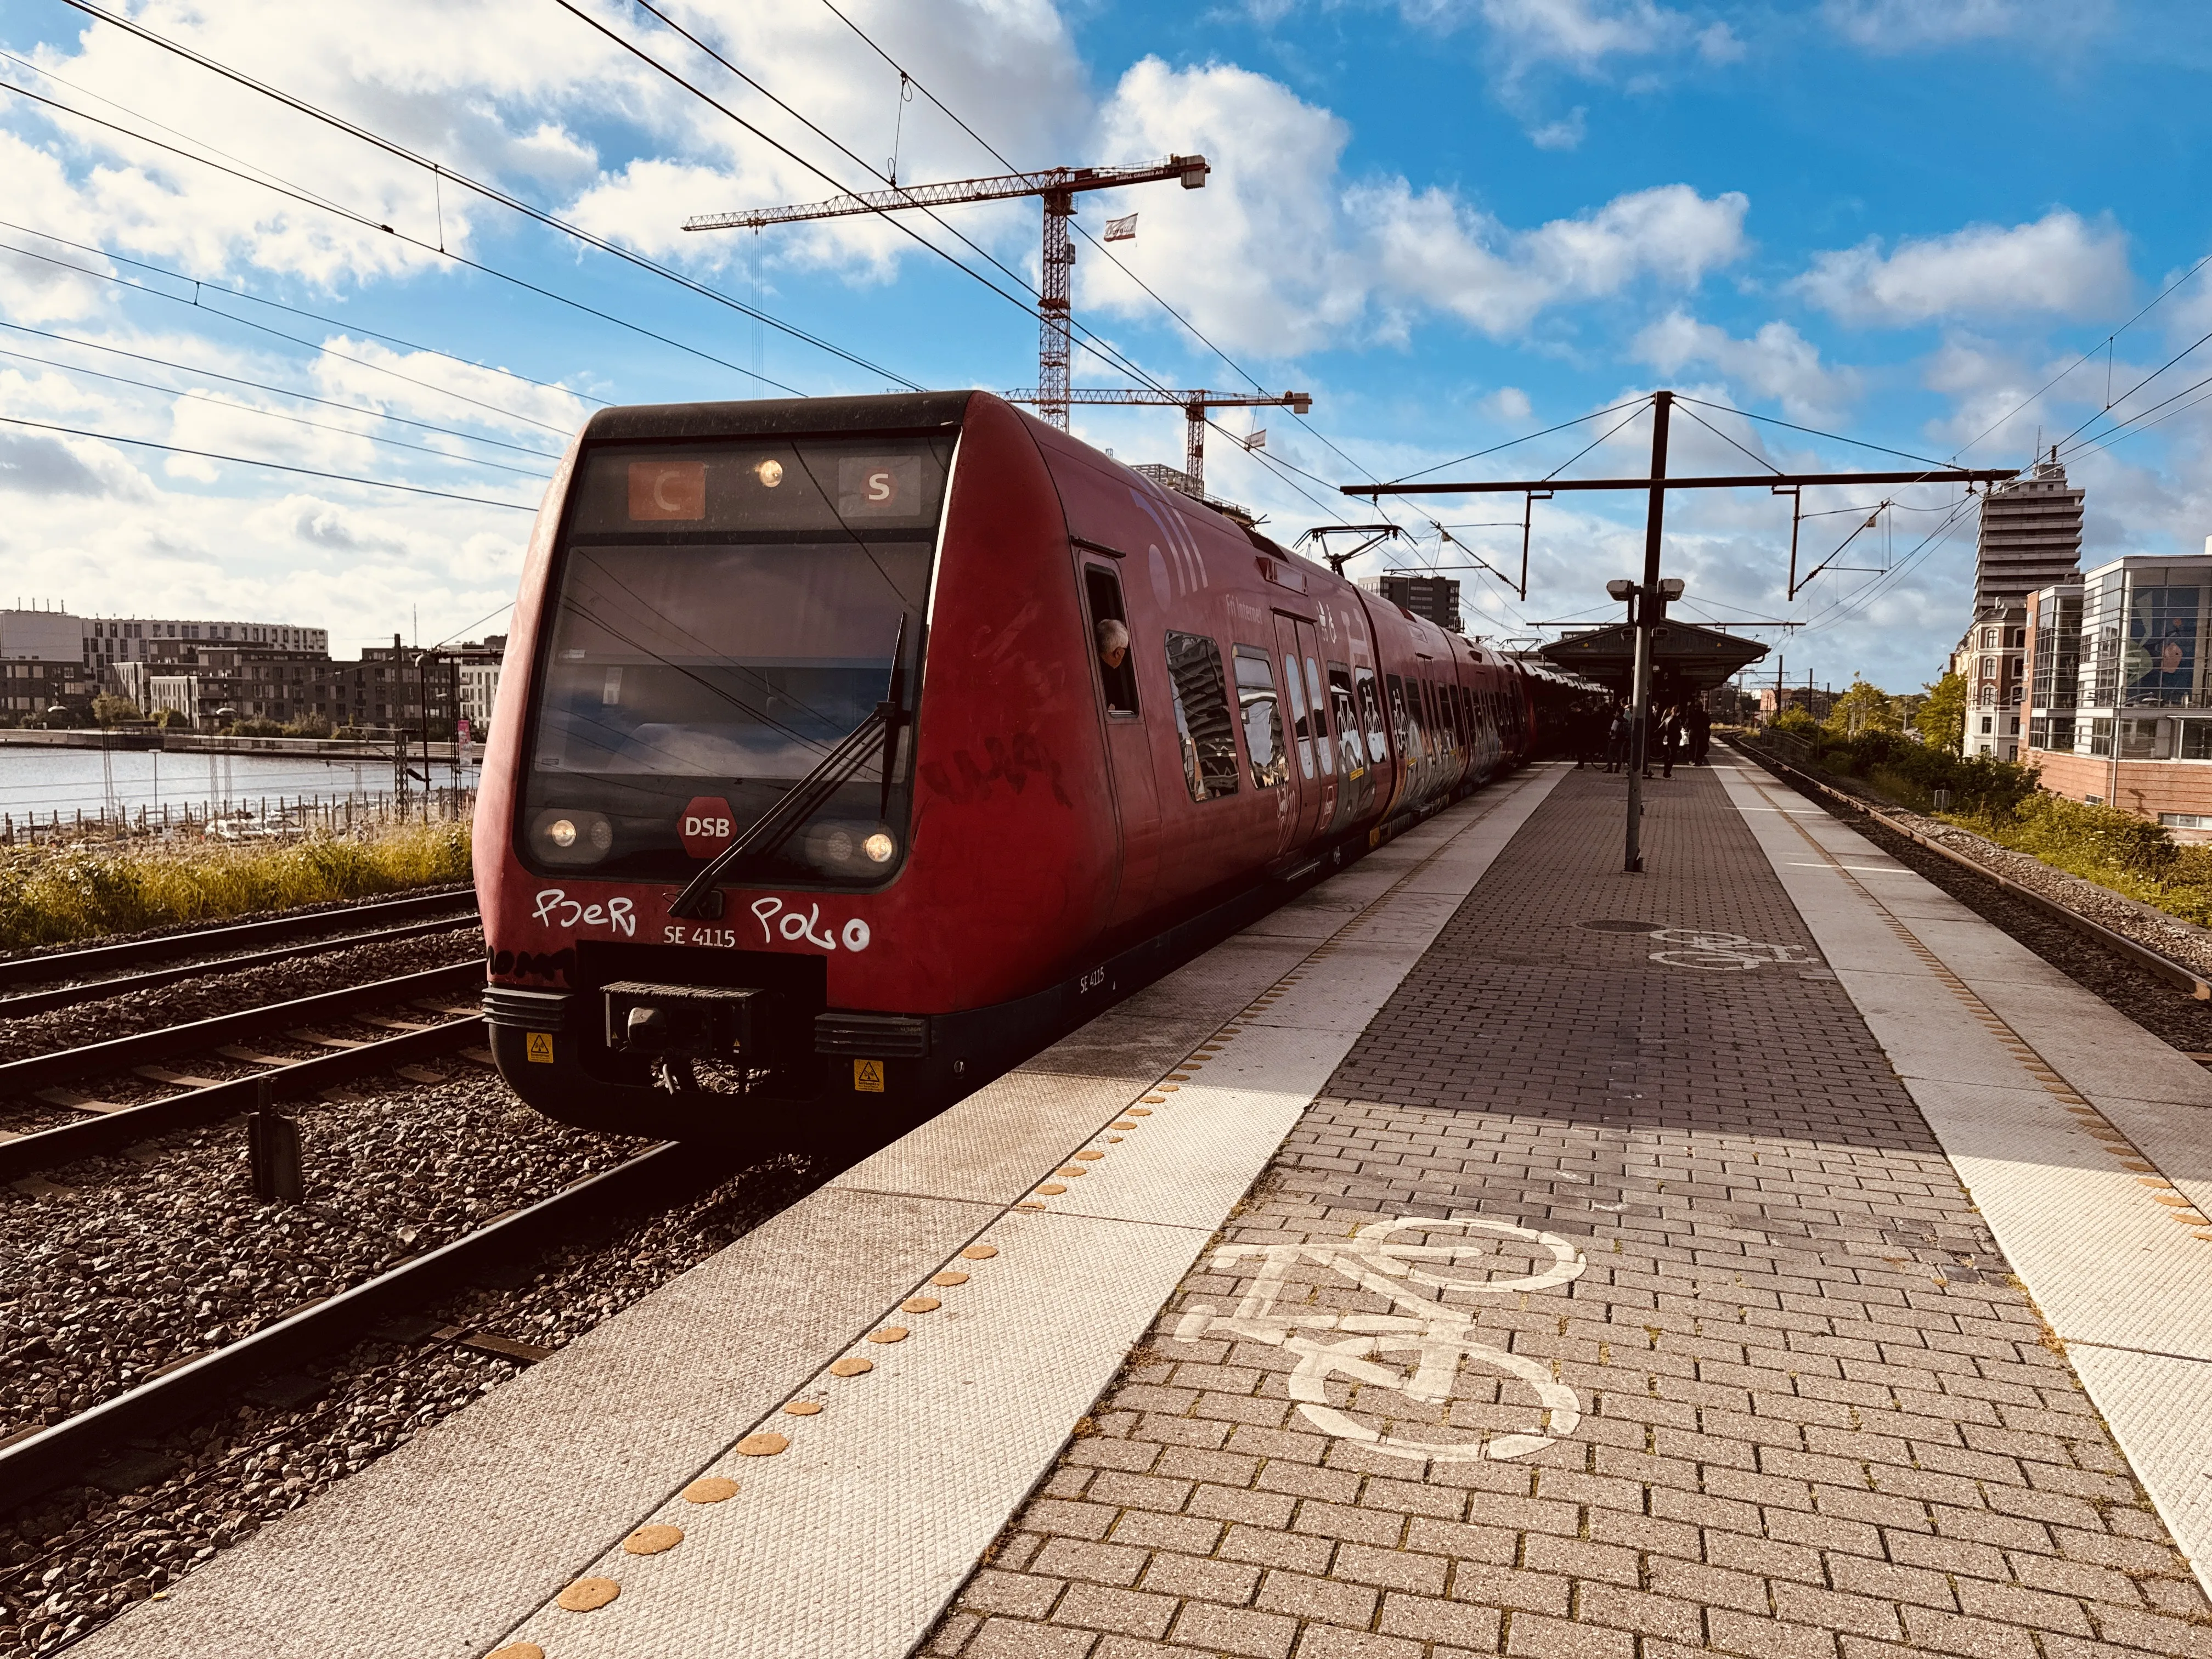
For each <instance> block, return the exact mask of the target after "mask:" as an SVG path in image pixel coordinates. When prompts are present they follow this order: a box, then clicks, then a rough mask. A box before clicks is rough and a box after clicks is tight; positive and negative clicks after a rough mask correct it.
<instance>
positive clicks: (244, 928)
mask: <svg viewBox="0 0 2212 1659" xmlns="http://www.w3.org/2000/svg"><path fill="white" fill-rule="evenodd" d="M475 920H476V895H475V894H474V893H473V892H472V891H471V890H461V891H459V892H444V893H432V894H423V895H418V896H414V897H410V898H404V899H387V900H378V901H377V902H374V903H370V904H362V905H356V906H350V907H348V908H343V909H335V910H319V911H316V912H314V913H313V915H305V916H279V917H276V918H275V919H274V920H271V921H255V922H244V923H240V925H238V926H236V927H212V928H203V929H198V930H196V931H194V932H191V933H172V934H167V935H164V936H163V937H161V938H160V939H133V940H131V941H130V942H128V943H126V944H122V945H93V946H89V947H88V948H87V949H85V950H82V951H52V952H50V953H48V954H46V955H44V956H35V957H18V958H15V959H14V960H12V961H8V962H0V990H4V989H6V988H7V987H12V986H17V985H32V984H39V985H42V988H40V989H38V990H34V991H27V992H20V993H18V994H15V995H12V996H0V1019H6V1018H17V1017H20V1016H21V1015H25V1014H37V1013H44V1012H47V1011H48V1010H50V1009H54V1008H67V1007H73V1006H76V1005H77V1004H80V1003H85V1002H96V1001H99V1000H102V999H105V998H108V997H117V996H127V995H131V994H136V993H138V992H142V991H150V990H154V989H155V988H157V987H161V986H164V985H173V984H176V983H178V982H179V981H183V980H187V979H193V978H197V977H199V976H201V975H208V974H229V973H239V972H242V971H244V970H245V969H249V968H265V967H268V966H270V965H271V964H273V963H281V962H290V961H294V960H297V959H299V958H301V957H310V956H315V955H319V954H320V953H322V952H325V951H337V950H347V949H350V948H352V947H354V946H356V945H388V944H392V943H394V942H396V941H398V940H401V939H416V938H419V937H422V936H423V935H426V934H429V933H444V932H447V931H449V930H451V929H453V928H456V927H466V926H468V925H470V924H471V923H472V922H473V921H475ZM362 922H368V923H370V924H372V925H371V926H369V927H367V928H365V929H364V928H362V927H359V926H358V924H360V923H362ZM333 928H336V929H337V930H339V931H337V932H335V933H334V932H332V931H331V930H332V929H333ZM349 930H350V931H349ZM310 935H313V936H315V937H312V938H309V937H307V936H310ZM303 938H304V939H306V942H304V943H282V942H281V941H288V940H300V939H303ZM182 957H190V958H192V960H190V961H179V960H177V958H182ZM155 963H164V964H166V965H162V966H154V965H152V964H155ZM47 981H61V982H59V983H47Z"/></svg>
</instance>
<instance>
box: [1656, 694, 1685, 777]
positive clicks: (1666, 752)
mask: <svg viewBox="0 0 2212 1659" xmlns="http://www.w3.org/2000/svg"><path fill="white" fill-rule="evenodd" d="M1681 746H1682V717H1681V715H1680V714H1678V713H1677V712H1675V711H1674V709H1672V708H1670V709H1668V711H1667V718H1666V719H1665V720H1662V721H1661V722H1660V724H1659V775H1660V776H1661V777H1662V778H1671V777H1673V776H1674V756H1675V753H1676V751H1677V750H1680V748H1681Z"/></svg>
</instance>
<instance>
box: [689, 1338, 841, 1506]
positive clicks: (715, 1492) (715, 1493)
mask: <svg viewBox="0 0 2212 1659" xmlns="http://www.w3.org/2000/svg"><path fill="white" fill-rule="evenodd" d="M832 1369H833V1370H834V1369H835V1367H832ZM737 1495H738V1483H737V1482H736V1481H734V1480H731V1479H730V1478H729V1477H728V1476H727V1475H724V1474H704V1475H702V1476H700V1477H699V1479H697V1480H694V1481H693V1482H692V1483H691V1484H690V1486H686V1487H684V1502H685V1503H687V1504H720V1503H726V1502H727V1501H728V1500H729V1499H731V1498H735V1497H736V1496H737Z"/></svg>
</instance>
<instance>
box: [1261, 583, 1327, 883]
mask: <svg viewBox="0 0 2212 1659" xmlns="http://www.w3.org/2000/svg"><path fill="white" fill-rule="evenodd" d="M1320 658H1321V643H1320V641H1319V639H1318V637H1317V636H1316V634H1315V632H1314V625H1313V624H1312V623H1310V622H1307V621H1305V620H1304V618H1302V617H1290V616H1285V615H1284V614H1283V612H1281V611H1277V612H1276V613H1275V660H1276V663H1277V665H1279V667H1280V668H1281V670H1282V676H1283V692H1284V696H1285V698H1286V700H1287V703H1288V707H1287V708H1286V710H1285V712H1286V713H1287V714H1289V716H1290V728H1291V730H1290V746H1291V756H1292V760H1291V789H1292V791H1293V793H1295V794H1296V795H1297V827H1296V829H1293V830H1292V832H1291V845H1292V846H1294V847H1303V846H1304V845H1305V844H1306V843H1307V842H1310V841H1311V840H1312V839H1313V838H1314V836H1316V834H1318V833H1319V831H1320V829H1321V827H1322V825H1323V824H1325V823H1328V820H1329V815H1330V814H1331V813H1332V812H1333V811H1335V808H1336V756H1335V750H1334V745H1332V744H1330V742H1329V740H1328V706H1327V703H1326V702H1325V700H1324V699H1323V697H1322V685H1321V666H1320Z"/></svg>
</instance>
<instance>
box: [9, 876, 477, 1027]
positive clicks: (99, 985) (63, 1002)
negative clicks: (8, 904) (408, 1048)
mask: <svg viewBox="0 0 2212 1659" xmlns="http://www.w3.org/2000/svg"><path fill="white" fill-rule="evenodd" d="M469 907H470V908H469V909H468V911H467V912H466V913H465V914H463V915H453V916H447V917H442V918H441V919H440V920H438V921H416V922H410V923H409V924H407V925H406V926H405V927H380V928H378V929H376V930H374V932H371V933H337V934H333V935H332V936H331V937H330V938H328V939H313V940H310V941H309V942H308V943H307V944H305V945H279V946H277V947H276V949H274V950H270V951H251V952H249V953H247V954H246V955H245V956H239V957H215V958H214V959H212V960H210V961H205V962H188V963H179V964H177V965H175V966H172V967H168V968H151V969H148V970H147V971H146V972H144V973H143V974H118V975H115V976H114V977H113V978H112V979H94V980H86V981H83V982H82V983H81V984H76V985H62V986H57V987H54V988H52V990H46V991H26V992H24V993H23V994H21V995H20V996H12V997H0V1019H13V1018H17V1017H19V1016H21V1015H23V1014H40V1013H45V1012H46V1011H47V1010H49V1009H52V1008H71V1007H75V1006H76V1005H77V1004H79V1003H83V1002H98V1001H100V1000H103V999H105V998H107V997H119V996H127V995H129V994H131V993H133V992H137V991H152V990H156V989H158V988H160V987H161V986H164V985H174V984H175V983H176V982H177V981H179V980H186V979H191V978H193V977H195V976H197V975H203V974H237V973H243V972H244V971H245V970H246V969H248V968H266V967H269V966H270V964H272V963H279V962H293V961H296V960H298V959H299V958H300V957H307V956H313V955H314V954H315V953H316V952H317V951H331V950H351V949H352V948H353V947H354V946H356V945H392V944H395V943H397V942H398V941H399V940H401V939H420V938H422V936H423V935H425V934H428V933H450V932H452V931H453V929H454V928H456V927H471V926H472V925H474V923H475V921H476V901H475V899H474V898H473V896H471V898H470V900H469Z"/></svg>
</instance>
